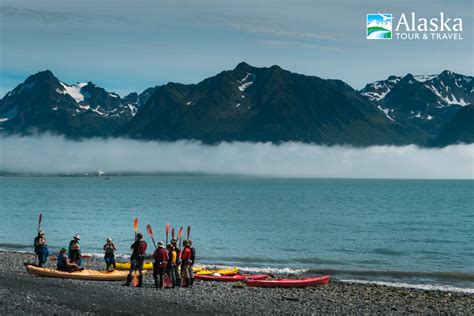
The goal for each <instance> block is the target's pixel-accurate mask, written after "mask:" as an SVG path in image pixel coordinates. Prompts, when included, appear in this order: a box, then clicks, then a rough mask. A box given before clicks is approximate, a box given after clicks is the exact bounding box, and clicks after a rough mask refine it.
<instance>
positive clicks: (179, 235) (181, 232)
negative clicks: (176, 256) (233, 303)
mask: <svg viewBox="0 0 474 316" xmlns="http://www.w3.org/2000/svg"><path fill="white" fill-rule="evenodd" d="M182 235H183V226H181V227H180V228H179V230H178V239H179V242H178V246H180V247H181V236H182Z"/></svg>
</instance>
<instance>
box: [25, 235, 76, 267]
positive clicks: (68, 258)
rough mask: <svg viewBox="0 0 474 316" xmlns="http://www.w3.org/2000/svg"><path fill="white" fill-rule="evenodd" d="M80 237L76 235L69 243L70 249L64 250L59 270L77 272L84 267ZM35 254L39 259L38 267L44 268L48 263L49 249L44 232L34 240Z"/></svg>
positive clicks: (58, 264) (60, 254)
mask: <svg viewBox="0 0 474 316" xmlns="http://www.w3.org/2000/svg"><path fill="white" fill-rule="evenodd" d="M80 239H81V237H80V236H79V235H74V237H73V238H72V240H71V241H70V242H69V247H68V249H66V248H62V249H61V251H60V252H59V255H58V258H57V259H58V260H57V269H58V270H60V271H76V270H79V269H80V268H81V266H82V258H81V245H80V243H79V240H80ZM34 247H35V254H36V257H37V259H38V266H39V267H43V266H44V265H45V264H46V262H47V261H48V257H49V249H48V244H47V242H46V237H45V234H44V231H42V230H40V231H38V236H36V237H35V239H34Z"/></svg>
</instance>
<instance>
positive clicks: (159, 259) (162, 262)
mask: <svg viewBox="0 0 474 316" xmlns="http://www.w3.org/2000/svg"><path fill="white" fill-rule="evenodd" d="M153 258H155V262H154V263H153V279H154V280H155V287H156V288H158V287H159V288H160V289H162V288H163V283H164V277H165V270H166V267H167V266H168V260H169V257H168V251H167V250H166V249H165V246H164V245H163V242H162V241H159V242H158V248H156V250H155V252H154V253H153ZM158 275H159V276H160V281H159V282H158Z"/></svg>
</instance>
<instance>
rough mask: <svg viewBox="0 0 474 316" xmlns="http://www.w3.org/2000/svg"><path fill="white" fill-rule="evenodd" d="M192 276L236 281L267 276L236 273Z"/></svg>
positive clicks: (210, 279)
mask: <svg viewBox="0 0 474 316" xmlns="http://www.w3.org/2000/svg"><path fill="white" fill-rule="evenodd" d="M194 277H195V278H196V279H197V280H203V281H219V282H238V281H245V280H265V279H266V278H268V275H266V274H236V275H200V274H196V275H194Z"/></svg>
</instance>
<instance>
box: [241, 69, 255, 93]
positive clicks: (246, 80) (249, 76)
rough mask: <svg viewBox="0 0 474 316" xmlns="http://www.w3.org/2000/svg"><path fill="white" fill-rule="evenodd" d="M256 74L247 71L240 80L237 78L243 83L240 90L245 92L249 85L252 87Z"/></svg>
mask: <svg viewBox="0 0 474 316" xmlns="http://www.w3.org/2000/svg"><path fill="white" fill-rule="evenodd" d="M255 78H256V76H255V75H254V74H252V73H250V72H247V74H246V75H245V77H243V78H242V79H240V80H237V81H238V82H239V83H240V84H241V85H240V86H239V90H240V91H241V92H244V91H245V90H246V89H247V88H248V87H250V86H251V85H252V84H253V82H254V81H255Z"/></svg>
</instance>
